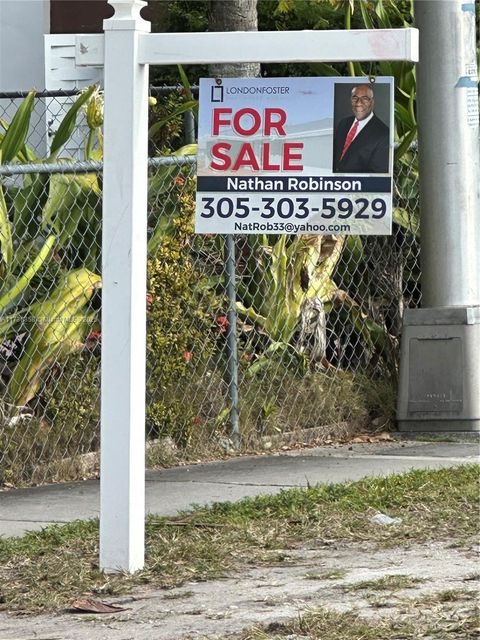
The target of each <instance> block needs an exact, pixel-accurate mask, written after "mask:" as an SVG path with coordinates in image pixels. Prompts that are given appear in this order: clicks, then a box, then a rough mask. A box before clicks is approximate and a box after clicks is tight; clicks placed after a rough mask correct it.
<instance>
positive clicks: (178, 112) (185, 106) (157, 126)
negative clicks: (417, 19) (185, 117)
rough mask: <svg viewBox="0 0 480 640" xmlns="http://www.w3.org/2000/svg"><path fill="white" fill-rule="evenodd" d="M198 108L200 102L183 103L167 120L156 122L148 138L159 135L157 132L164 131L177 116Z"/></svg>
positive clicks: (149, 131)
mask: <svg viewBox="0 0 480 640" xmlns="http://www.w3.org/2000/svg"><path fill="white" fill-rule="evenodd" d="M197 106H198V102H197V101H196V100H190V101H188V102H183V103H182V104H181V105H180V106H179V107H177V108H176V109H175V110H174V111H172V113H170V114H169V115H168V116H166V117H165V118H162V119H161V120H158V122H155V124H152V126H151V127H150V129H149V130H148V137H149V138H151V137H152V136H154V135H155V134H156V133H157V131H160V129H162V128H163V127H164V126H165V125H166V124H168V123H169V122H170V120H172V119H173V118H175V117H176V116H179V115H181V114H182V113H185V112H186V111H192V110H193V109H195V107H197Z"/></svg>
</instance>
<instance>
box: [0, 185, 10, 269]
mask: <svg viewBox="0 0 480 640" xmlns="http://www.w3.org/2000/svg"><path fill="white" fill-rule="evenodd" d="M0 249H1V259H2V262H3V264H4V267H3V268H0V275H3V276H5V273H4V272H5V270H6V269H8V267H9V266H10V264H11V262H12V259H13V243H12V229H11V226H10V220H9V219H8V210H7V203H6V202H5V195H4V193H3V187H2V185H1V184H0Z"/></svg>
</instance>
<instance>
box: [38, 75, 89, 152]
mask: <svg viewBox="0 0 480 640" xmlns="http://www.w3.org/2000/svg"><path fill="white" fill-rule="evenodd" d="M95 89H96V85H92V86H91V87H88V89H87V90H86V91H85V92H84V93H82V94H81V96H80V97H79V98H77V100H76V101H75V102H74V103H73V105H72V106H71V107H70V109H69V110H68V112H67V114H66V116H65V117H64V118H63V120H62V122H61V123H60V126H59V127H58V131H57V133H56V134H55V137H54V138H53V140H52V144H51V145H50V158H49V159H50V160H54V159H55V158H56V156H57V155H58V152H59V151H60V149H61V148H62V147H63V145H64V144H65V143H66V142H67V140H68V139H69V138H70V136H71V135H72V133H73V131H74V129H75V125H76V122H77V114H78V112H79V111H80V109H81V108H82V107H83V105H84V104H85V103H86V102H88V100H89V99H90V96H91V95H92V93H93V92H94V91H95Z"/></svg>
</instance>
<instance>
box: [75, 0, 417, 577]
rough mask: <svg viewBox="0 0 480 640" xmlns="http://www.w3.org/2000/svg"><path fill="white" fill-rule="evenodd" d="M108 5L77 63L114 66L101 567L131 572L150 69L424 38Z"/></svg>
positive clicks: (319, 53) (131, 2)
mask: <svg viewBox="0 0 480 640" xmlns="http://www.w3.org/2000/svg"><path fill="white" fill-rule="evenodd" d="M109 4H111V5H112V7H113V8H114V9H115V15H114V16H113V18H110V19H109V20H106V21H105V23H104V26H105V35H79V36H77V42H76V64H78V65H80V66H82V65H93V66H99V65H100V66H101V65H103V64H104V65H105V140H104V144H105V159H104V193H103V212H104V222H103V224H104V228H103V244H102V252H103V274H102V275H103V294H102V296H103V297H102V417H101V419H102V431H101V438H102V440H101V448H102V462H101V505H100V566H101V567H102V568H103V569H105V570H109V571H129V572H132V571H135V570H138V569H140V568H142V566H143V564H144V504H145V475H144V468H145V467H144V454H145V306H146V300H145V286H146V285H145V275H146V274H145V271H146V237H147V217H146V209H147V128H148V122H147V90H148V64H157V65H169V64H176V63H178V64H210V63H214V62H218V63H223V62H225V63H228V62H230V63H235V62H258V61H260V62H302V61H312V62H313V61H319V62H320V61H330V62H339V61H344V60H345V58H346V57H348V59H349V60H354V61H356V60H358V61H361V60H365V61H368V60H412V61H417V60H418V32H417V30H416V29H392V30H357V31H291V32H282V33H279V32H274V33H270V32H248V33H242V32H232V33H213V32H212V33H178V34H176V33H175V34H173V33H171V34H150V33H148V31H149V29H150V25H149V24H148V23H145V21H144V20H142V19H141V17H140V9H141V8H142V7H143V6H145V5H146V2H143V1H142V0H109ZM345 52H348V54H347V55H346V53H345Z"/></svg>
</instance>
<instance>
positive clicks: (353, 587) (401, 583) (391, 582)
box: [342, 574, 425, 591]
mask: <svg viewBox="0 0 480 640" xmlns="http://www.w3.org/2000/svg"><path fill="white" fill-rule="evenodd" d="M422 582H425V580H424V579H422V578H415V577H413V576H407V575H402V574H390V575H387V576H383V577H382V578H377V579H376V580H362V581H360V582H354V583H353V584H347V585H344V586H343V587H342V589H343V590H344V591H362V590H365V589H371V590H375V591H383V590H386V591H393V590H397V589H412V588H414V587H416V586H417V585H418V584H421V583H422Z"/></svg>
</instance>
